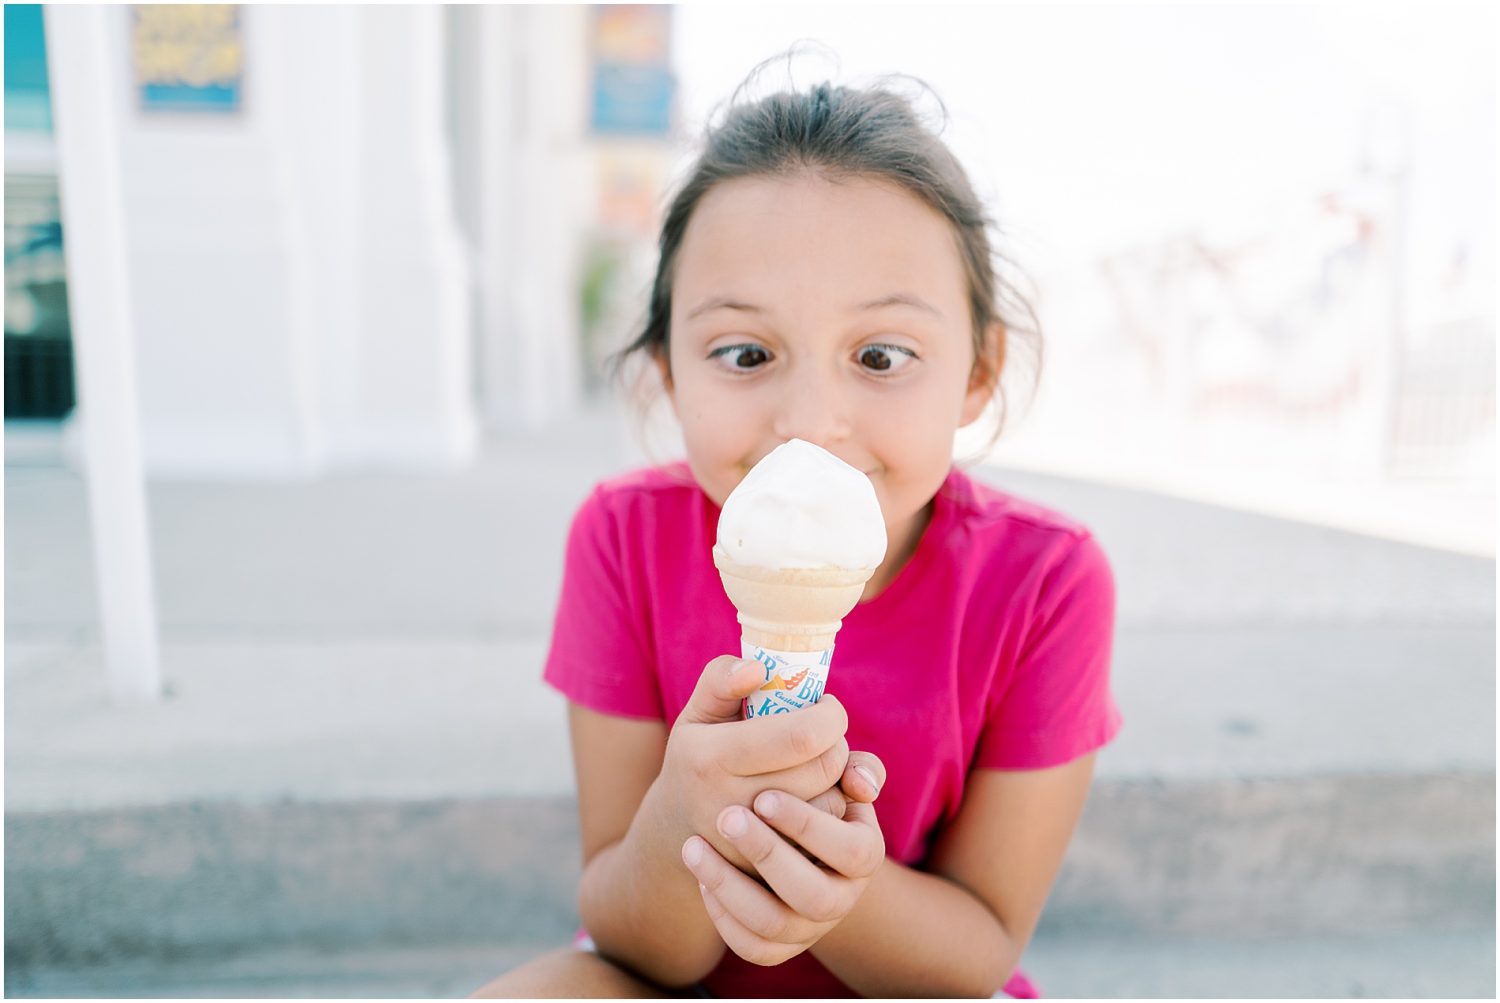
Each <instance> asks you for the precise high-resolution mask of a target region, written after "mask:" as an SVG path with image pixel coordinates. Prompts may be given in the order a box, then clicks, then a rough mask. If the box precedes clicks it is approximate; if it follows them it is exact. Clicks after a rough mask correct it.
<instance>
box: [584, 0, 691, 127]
mask: <svg viewBox="0 0 1500 1003" xmlns="http://www.w3.org/2000/svg"><path fill="white" fill-rule="evenodd" d="M671 16H672V9H671V8H670V7H667V6H661V5H647V4H615V5H607V6H606V5H596V6H595V7H594V33H593V62H594V88H593V108H592V114H591V115H590V118H589V122H590V127H591V128H592V129H593V131H594V133H595V134H596V135H607V136H665V135H667V134H668V133H669V132H670V131H671V126H672V98H673V95H674V94H675V92H676V81H675V79H674V78H673V76H672V68H671V65H670V62H669V56H670V49H671Z"/></svg>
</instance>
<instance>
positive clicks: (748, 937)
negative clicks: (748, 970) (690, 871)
mask: <svg viewBox="0 0 1500 1003" xmlns="http://www.w3.org/2000/svg"><path fill="white" fill-rule="evenodd" d="M698 891H699V892H700V893H701V894H702V895H703V907H704V908H705V909H707V910H708V918H709V919H711V920H713V921H714V929H715V930H718V931H719V936H720V937H722V938H723V940H724V946H725V947H727V948H729V949H730V950H731V951H733V952H734V953H735V954H738V955H739V956H740V957H742V958H744V959H745V960H746V961H748V962H750V963H751V964H752V965H779V964H781V963H782V962H783V961H786V960H787V959H788V958H792V957H795V956H797V955H798V954H801V953H802V952H803V951H804V950H805V948H804V947H803V946H802V945H800V944H773V943H771V942H770V941H768V940H766V939H765V938H764V937H759V936H756V935H755V934H754V933H752V932H750V930H748V929H746V928H745V925H744V924H743V923H741V922H740V921H739V920H737V919H735V918H734V916H732V915H730V912H729V910H728V909H726V908H724V903H722V902H720V901H719V898H718V896H717V895H715V894H714V893H713V892H711V891H709V890H708V887H707V886H706V885H699V886H698Z"/></svg>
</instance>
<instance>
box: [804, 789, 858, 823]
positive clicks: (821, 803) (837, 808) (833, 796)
mask: <svg viewBox="0 0 1500 1003" xmlns="http://www.w3.org/2000/svg"><path fill="white" fill-rule="evenodd" d="M808 804H810V805H812V806H813V807H814V808H816V809H817V810H818V811H822V812H827V813H828V814H830V815H832V816H833V817H834V818H843V817H844V811H845V809H846V808H847V807H848V805H849V799H848V798H846V797H845V796H844V792H843V791H842V790H840V789H839V788H837V787H830V788H828V789H827V790H826V791H824V792H823V793H822V794H819V795H818V796H817V797H815V798H813V799H812V800H811V801H809V802H808Z"/></svg>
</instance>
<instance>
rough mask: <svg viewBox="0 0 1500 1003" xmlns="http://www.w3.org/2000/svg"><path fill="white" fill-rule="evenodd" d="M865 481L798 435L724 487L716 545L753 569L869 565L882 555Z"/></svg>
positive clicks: (875, 506) (880, 527) (879, 523)
mask: <svg viewBox="0 0 1500 1003" xmlns="http://www.w3.org/2000/svg"><path fill="white" fill-rule="evenodd" d="M885 547H886V539H885V518H884V517H883V516H882V515H881V513H880V502H879V501H877V500H876V498H875V488H874V486H873V485H872V484H871V483H870V479H869V478H868V477H866V476H865V475H864V474H863V473H861V472H860V471H858V470H856V469H855V468H854V467H851V466H850V465H849V464H847V463H845V462H844V461H843V460H841V459H839V458H838V457H837V456H834V455H833V454H832V453H830V452H828V450H826V449H823V448H821V447H819V446H815V445H813V444H812V443H810V442H804V441H803V440H802V439H792V440H791V441H789V442H784V443H782V444H781V445H780V446H777V447H776V448H775V449H773V450H772V451H771V452H770V453H769V454H767V455H766V457H765V458H764V459H762V460H761V461H760V462H759V463H757V464H756V465H755V466H754V467H752V468H751V470H750V472H749V473H748V474H746V475H745V479H744V480H742V481H741V482H740V484H739V486H738V487H736V488H735V489H734V490H733V491H732V492H730V495H729V497H728V498H727V499H726V500H725V502H724V509H723V512H722V513H721V514H720V515H719V534H718V549H719V550H720V551H721V552H722V553H723V556H724V557H726V558H728V559H729V560H730V561H733V562H734V563H736V564H740V565H748V566H751V567H759V568H828V567H835V568H870V569H874V568H875V567H877V566H879V564H880V562H881V560H882V559H883V558H884V557H885Z"/></svg>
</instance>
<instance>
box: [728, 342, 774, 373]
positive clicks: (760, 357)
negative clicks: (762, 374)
mask: <svg viewBox="0 0 1500 1003" xmlns="http://www.w3.org/2000/svg"><path fill="white" fill-rule="evenodd" d="M767 358H769V357H768V356H767V355H766V350H765V349H764V348H760V347H759V346H756V345H746V346H745V347H744V348H742V349H740V350H739V351H738V352H736V353H735V354H734V364H735V365H736V366H737V367H739V368H740V369H754V368H755V367H756V366H760V365H764V364H765V362H766V360H767Z"/></svg>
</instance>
